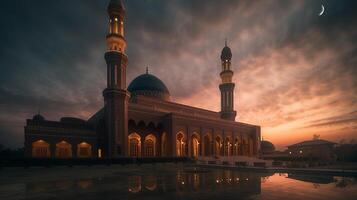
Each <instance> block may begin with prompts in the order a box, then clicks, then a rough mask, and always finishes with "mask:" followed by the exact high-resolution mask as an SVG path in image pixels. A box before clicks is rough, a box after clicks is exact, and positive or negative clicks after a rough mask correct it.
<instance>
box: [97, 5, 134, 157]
mask: <svg viewBox="0 0 357 200" xmlns="http://www.w3.org/2000/svg"><path fill="white" fill-rule="evenodd" d="M108 16H109V24H108V26H109V30H108V34H107V37H106V42H107V51H106V53H105V60H106V63H107V88H106V89H105V90H104V91H103V96H104V102H105V118H106V119H105V121H106V131H107V133H106V134H105V139H104V141H103V146H102V147H101V149H102V150H103V155H104V156H105V157H107V158H115V157H118V156H128V148H127V146H128V144H127V140H128V104H129V96H130V94H129V92H128V91H127V88H126V68H127V64H128V58H127V56H126V55H125V48H126V41H125V38H124V21H125V9H124V6H123V3H122V1H121V0H110V3H109V6H108Z"/></svg>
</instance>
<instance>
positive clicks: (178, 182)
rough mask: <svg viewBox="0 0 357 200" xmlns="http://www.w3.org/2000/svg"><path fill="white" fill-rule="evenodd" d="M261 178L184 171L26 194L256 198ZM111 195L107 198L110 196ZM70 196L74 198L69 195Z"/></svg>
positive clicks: (59, 184) (55, 185)
mask: <svg viewBox="0 0 357 200" xmlns="http://www.w3.org/2000/svg"><path fill="white" fill-rule="evenodd" d="M261 178H262V176H261V175H258V174H253V173H243V172H237V171H229V170H219V171H216V170H212V171H211V170H209V169H197V168H192V169H181V170H177V171H175V172H166V173H165V172H164V173H160V172H146V173H143V172H138V173H137V174H136V173H133V174H132V173H131V174H129V175H128V174H127V175H125V176H123V175H120V174H118V176H113V177H105V178H95V179H86V180H75V181H54V182H44V183H38V182H36V183H28V184H27V185H26V193H27V195H28V196H33V195H35V194H38V193H42V194H43V193H46V192H47V193H51V192H54V190H55V191H65V192H66V193H68V192H70V191H73V193H75V192H80V191H83V192H84V191H93V192H95V191H97V192H101V191H107V192H109V193H110V192H113V193H114V192H115V193H116V194H118V193H119V194H125V195H141V194H143V195H146V194H165V193H166V194H170V195H173V194H176V195H180V194H181V195H187V194H199V193H207V192H213V191H214V193H217V194H218V193H220V192H222V193H223V192H224V193H225V194H227V195H229V191H231V192H232V193H233V192H234V193H239V194H240V195H247V196H249V195H256V194H260V192H261ZM109 193H107V195H109ZM69 195H70V194H69Z"/></svg>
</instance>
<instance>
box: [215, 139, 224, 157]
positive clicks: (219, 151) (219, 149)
mask: <svg viewBox="0 0 357 200" xmlns="http://www.w3.org/2000/svg"><path fill="white" fill-rule="evenodd" d="M222 146H223V144H222V140H221V138H220V137H219V136H217V137H216V141H215V155H216V156H219V155H222Z"/></svg>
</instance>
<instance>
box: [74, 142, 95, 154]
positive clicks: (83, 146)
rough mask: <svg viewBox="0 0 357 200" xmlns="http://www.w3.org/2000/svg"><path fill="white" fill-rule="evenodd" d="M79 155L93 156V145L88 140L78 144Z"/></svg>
mask: <svg viewBox="0 0 357 200" xmlns="http://www.w3.org/2000/svg"><path fill="white" fill-rule="evenodd" d="M77 156H78V157H80V158H86V157H90V156H92V146H91V145H90V144H88V143H86V142H81V143H79V144H78V145H77Z"/></svg>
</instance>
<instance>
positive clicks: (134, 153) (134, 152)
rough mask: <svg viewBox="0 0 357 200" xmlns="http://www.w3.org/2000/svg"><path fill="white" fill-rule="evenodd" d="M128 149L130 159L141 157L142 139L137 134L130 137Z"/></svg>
mask: <svg viewBox="0 0 357 200" xmlns="http://www.w3.org/2000/svg"><path fill="white" fill-rule="evenodd" d="M128 142H129V145H128V148H129V156H130V157H139V156H141V137H140V135H139V134H137V133H132V134H130V135H129V136H128Z"/></svg>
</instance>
